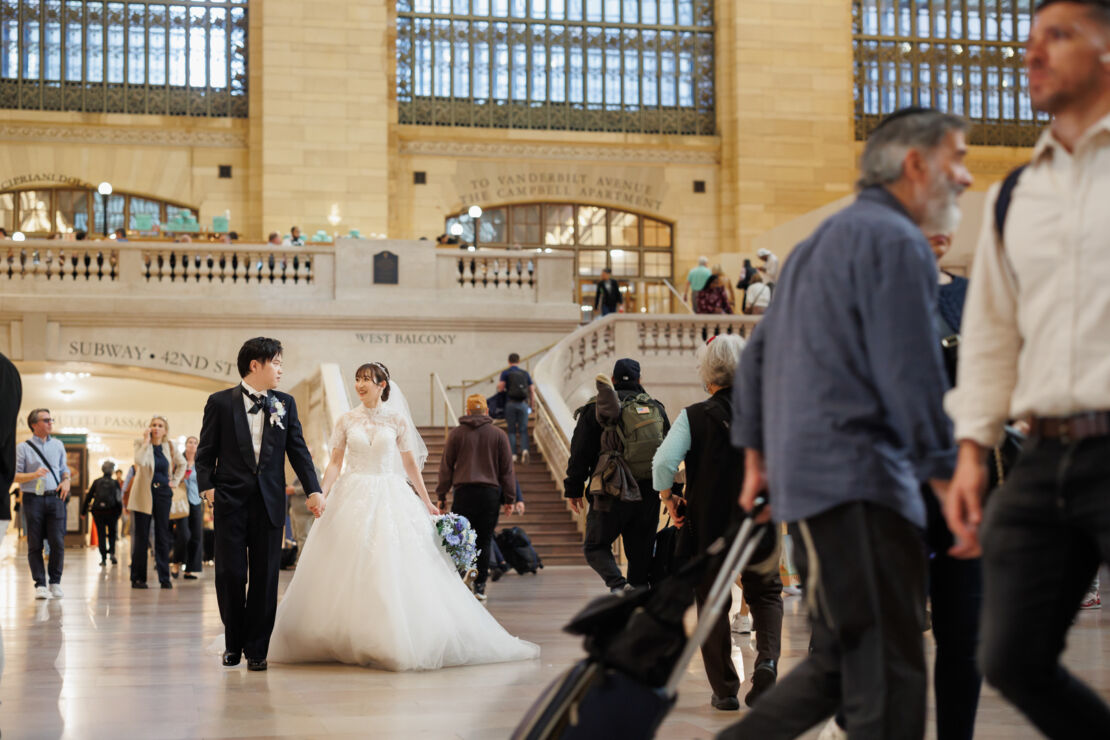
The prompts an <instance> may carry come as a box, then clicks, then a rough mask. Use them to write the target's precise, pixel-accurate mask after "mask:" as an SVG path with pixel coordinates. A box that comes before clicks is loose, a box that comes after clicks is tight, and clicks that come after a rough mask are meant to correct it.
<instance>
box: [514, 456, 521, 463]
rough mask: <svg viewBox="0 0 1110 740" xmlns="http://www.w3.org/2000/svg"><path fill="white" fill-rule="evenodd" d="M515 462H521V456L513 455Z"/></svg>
mask: <svg viewBox="0 0 1110 740" xmlns="http://www.w3.org/2000/svg"><path fill="white" fill-rule="evenodd" d="M513 462H514V463H518V462H520V455H513Z"/></svg>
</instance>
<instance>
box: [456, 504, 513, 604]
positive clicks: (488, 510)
mask: <svg viewBox="0 0 1110 740" xmlns="http://www.w3.org/2000/svg"><path fill="white" fill-rule="evenodd" d="M451 511H452V512H454V513H455V514H459V515H461V516H465V517H466V518H467V519H468V520H469V521H470V526H471V527H473V528H474V534H475V535H477V540H478V564H477V566H476V567H477V569H478V578H477V579H476V580H475V581H474V586H475V588H478V587H480V586H481V587H484V586H485V585H486V579H487V578H489V552H490V548H491V547H492V544H493V533H494V530H496V529H497V517H498V515H499V514H500V512H501V489H500V488H499V487H497V486H484V485H475V484H464V485H461V486H455V490H454V494H453V496H452V499H451Z"/></svg>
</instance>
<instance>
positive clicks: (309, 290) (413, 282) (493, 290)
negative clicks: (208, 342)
mask: <svg viewBox="0 0 1110 740" xmlns="http://www.w3.org/2000/svg"><path fill="white" fill-rule="evenodd" d="M382 252H386V253H388V255H386V256H387V258H388V259H390V260H394V261H393V262H392V264H393V265H395V269H393V270H392V271H390V270H386V271H385V272H383V273H382V274H381V275H379V276H378V277H379V279H380V280H381V281H380V282H375V269H374V257H375V255H377V254H380V253H382ZM390 278H392V279H390ZM429 278H431V279H432V280H433V281H434V282H429ZM53 282H58V283H61V282H66V283H67V284H68V285H67V295H69V296H71V297H72V296H81V295H87V296H89V297H96V296H102V295H107V294H120V293H121V292H122V294H124V295H127V296H134V297H142V296H150V295H154V294H156V295H158V296H160V297H165V296H169V297H175V296H176V297H181V298H188V297H193V296H199V297H218V298H224V299H245V300H251V299H255V298H266V299H273V298H275V297H289V298H302V299H316V300H325V301H326V300H348V299H356V300H358V299H365V298H367V297H372V298H381V299H399V300H401V301H405V300H427V299H428V297H429V290H430V289H433V290H434V291H435V293H436V295H437V297H438V299H439V300H441V301H442V300H460V301H464V302H468V303H470V302H476V301H477V302H491V301H492V302H495V303H496V302H511V303H521V302H523V303H560V304H567V303H570V302H572V301H573V286H574V260H573V257H572V256H570V255H565V254H560V253H542V252H521V251H501V250H483V251H478V252H465V251H463V252H460V251H458V250H445V249H437V248H436V246H435V245H434V244H432V243H431V242H427V241H412V242H402V241H384V240H383V241H376V240H375V241H371V240H364V239H340V240H338V241H337V242H336V243H335V244H334V245H332V244H306V245H305V246H303V247H280V246H272V245H256V244H242V245H240V244H235V245H232V244H208V243H204V244H201V243H195V244H193V243H184V244H182V243H170V242H114V241H100V242H59V241H45V240H29V241H24V242H15V241H6V242H2V243H0V290H2V291H3V292H4V293H5V294H6V295H12V296H16V295H21V294H32V295H33V294H36V293H38V292H39V289H38V288H39V287H40V286H41V285H44V284H47V283H53Z"/></svg>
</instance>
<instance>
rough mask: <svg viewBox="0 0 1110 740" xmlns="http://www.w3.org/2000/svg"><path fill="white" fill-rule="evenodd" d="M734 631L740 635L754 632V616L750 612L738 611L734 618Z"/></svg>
mask: <svg viewBox="0 0 1110 740" xmlns="http://www.w3.org/2000/svg"><path fill="white" fill-rule="evenodd" d="M732 631H733V632H735V633H737V634H740V635H750V634H751V632H752V617H751V615H750V614H740V613H739V612H737V613H736V616H735V617H733V618H732Z"/></svg>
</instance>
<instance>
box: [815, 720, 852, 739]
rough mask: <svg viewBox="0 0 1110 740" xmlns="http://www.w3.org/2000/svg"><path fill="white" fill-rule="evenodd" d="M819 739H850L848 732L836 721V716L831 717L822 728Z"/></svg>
mask: <svg viewBox="0 0 1110 740" xmlns="http://www.w3.org/2000/svg"><path fill="white" fill-rule="evenodd" d="M817 740H848V733H847V732H845V731H844V730H843V729H841V727H840V725H838V724H837V723H836V717H829V721H828V722H827V723H826V724H825V726H824V727H823V728H821V734H820V735H818V736H817Z"/></svg>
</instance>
